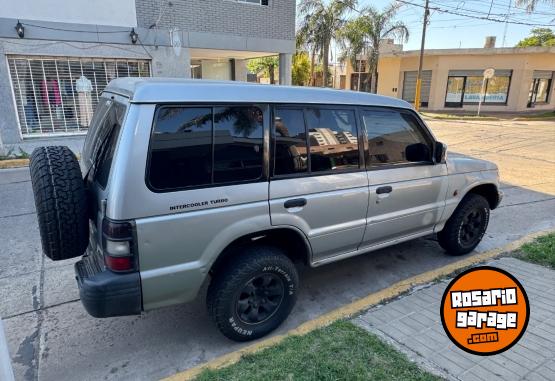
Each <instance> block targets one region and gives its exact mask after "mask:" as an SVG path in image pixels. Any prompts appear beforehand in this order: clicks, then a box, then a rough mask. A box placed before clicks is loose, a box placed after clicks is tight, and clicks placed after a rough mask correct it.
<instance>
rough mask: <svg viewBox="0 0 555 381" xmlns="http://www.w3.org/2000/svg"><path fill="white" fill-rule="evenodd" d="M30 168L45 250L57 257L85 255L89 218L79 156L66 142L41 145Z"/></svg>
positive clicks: (66, 257)
mask: <svg viewBox="0 0 555 381" xmlns="http://www.w3.org/2000/svg"><path fill="white" fill-rule="evenodd" d="M30 171H31V183H32V185H33V193H34V195H35V206H36V209H37V218H38V221H39V230H40V237H41V240H42V249H43V251H44V254H46V256H47V257H48V258H50V259H52V260H54V261H59V260H62V259H69V258H74V257H78V256H80V255H82V254H83V253H84V252H85V250H86V249H87V245H88V243H89V221H88V213H87V200H86V193H85V183H84V181H83V177H82V175H81V169H80V168H79V162H78V160H77V157H75V154H74V153H73V152H72V151H71V150H70V149H69V148H68V147H65V146H50V147H39V148H36V149H35V150H34V151H33V153H32V155H31V160H30Z"/></svg>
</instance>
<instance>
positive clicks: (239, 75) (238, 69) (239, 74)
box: [233, 59, 247, 82]
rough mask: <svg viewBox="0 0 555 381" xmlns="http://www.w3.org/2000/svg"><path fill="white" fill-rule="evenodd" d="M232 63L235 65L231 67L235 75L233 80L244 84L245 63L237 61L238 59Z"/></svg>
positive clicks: (245, 74)
mask: <svg viewBox="0 0 555 381" xmlns="http://www.w3.org/2000/svg"><path fill="white" fill-rule="evenodd" d="M233 61H234V62H235V64H234V65H233V69H234V70H235V72H234V74H235V75H234V77H233V79H234V80H235V81H242V82H246V81H247V61H246V60H239V59H234V60H233Z"/></svg>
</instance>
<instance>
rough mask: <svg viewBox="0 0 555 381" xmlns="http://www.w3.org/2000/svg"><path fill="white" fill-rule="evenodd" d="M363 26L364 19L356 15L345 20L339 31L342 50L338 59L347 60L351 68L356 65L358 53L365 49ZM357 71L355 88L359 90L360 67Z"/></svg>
mask: <svg viewBox="0 0 555 381" xmlns="http://www.w3.org/2000/svg"><path fill="white" fill-rule="evenodd" d="M365 26H366V25H365V22H364V19H363V18H361V17H357V18H355V19H353V20H350V21H349V22H347V23H346V24H345V26H344V27H343V29H342V30H340V32H339V43H340V45H341V50H342V53H341V57H340V60H341V61H342V62H345V61H346V60H349V62H350V63H351V66H352V67H353V68H357V67H358V64H359V62H360V60H359V58H360V55H361V54H363V52H364V51H365V50H366V45H367V43H366V34H365ZM357 71H358V72H359V73H358V85H357V90H359V91H360V74H361V73H360V68H359V69H358V70H357Z"/></svg>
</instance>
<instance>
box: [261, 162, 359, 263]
mask: <svg viewBox="0 0 555 381" xmlns="http://www.w3.org/2000/svg"><path fill="white" fill-rule="evenodd" d="M296 198H304V199H306V200H307V203H306V205H305V206H303V207H298V208H291V209H286V208H285V206H284V203H285V201H287V200H290V199H296ZM367 207H368V178H367V177H366V173H365V172H353V173H342V174H333V175H324V176H309V177H300V178H293V179H283V180H272V181H271V182H270V214H271V219H272V224H273V225H290V226H295V227H297V228H299V229H300V230H302V231H303V232H304V234H305V235H306V236H307V237H308V240H309V242H310V245H311V247H312V260H313V261H316V260H320V259H322V258H325V257H328V256H332V255H335V254H337V253H344V252H348V251H354V250H356V249H357V247H358V245H359V243H360V241H361V240H362V236H363V234H364V230H365V226H366V210H367Z"/></svg>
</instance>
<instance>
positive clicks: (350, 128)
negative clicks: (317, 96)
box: [306, 108, 359, 172]
mask: <svg viewBox="0 0 555 381" xmlns="http://www.w3.org/2000/svg"><path fill="white" fill-rule="evenodd" d="M306 122H307V125H308V126H307V127H308V135H309V143H310V170H311V171H312V172H322V171H341V170H349V169H358V168H359V150H358V137H357V129H356V122H355V113H354V111H352V110H333V109H320V108H310V109H307V110H306Z"/></svg>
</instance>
